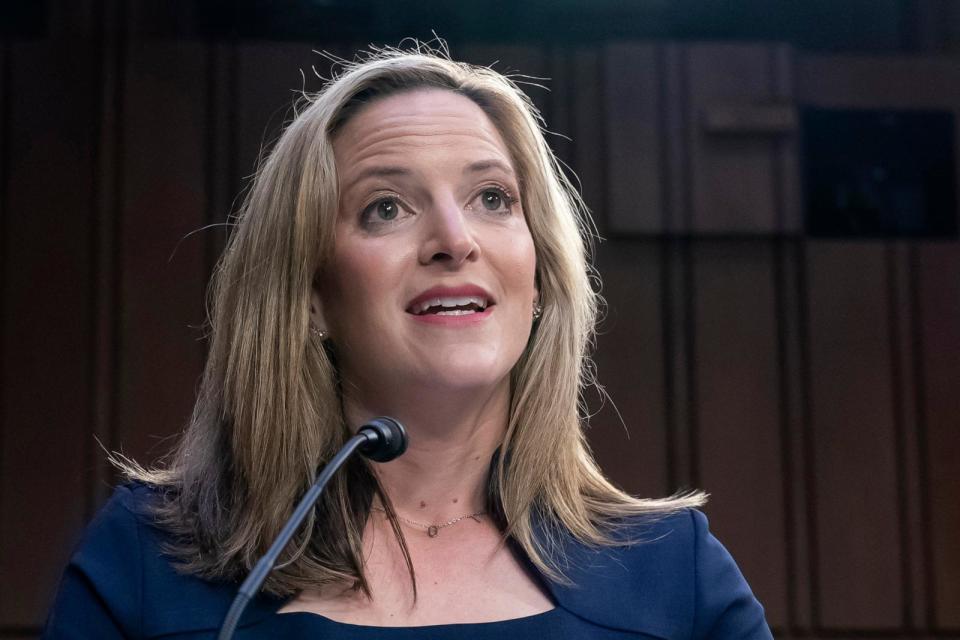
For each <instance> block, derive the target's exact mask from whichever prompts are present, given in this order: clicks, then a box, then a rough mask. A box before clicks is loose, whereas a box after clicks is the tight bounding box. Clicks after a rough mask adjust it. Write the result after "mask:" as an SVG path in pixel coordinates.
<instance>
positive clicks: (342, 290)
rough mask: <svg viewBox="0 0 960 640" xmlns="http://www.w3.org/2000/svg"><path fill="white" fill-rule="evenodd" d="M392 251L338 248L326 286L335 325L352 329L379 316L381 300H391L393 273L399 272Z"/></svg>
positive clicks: (383, 301) (382, 302)
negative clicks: (366, 320)
mask: <svg viewBox="0 0 960 640" xmlns="http://www.w3.org/2000/svg"><path fill="white" fill-rule="evenodd" d="M393 262H394V260H393V259H392V256H391V253H390V252H389V251H377V250H369V249H367V250H363V251H360V250H357V249H354V248H352V247H345V248H338V250H337V251H336V252H335V254H334V257H333V261H332V265H331V271H330V277H329V279H328V280H327V284H328V286H327V287H326V289H327V291H328V292H329V296H328V297H329V303H328V304H326V305H325V306H327V307H329V309H330V312H329V313H328V315H332V316H333V318H328V320H332V321H333V323H334V324H336V325H337V326H339V327H341V328H349V327H350V326H352V325H354V324H359V323H362V322H363V321H364V319H365V318H371V317H374V316H375V315H376V309H377V303H380V304H384V303H386V302H388V300H389V299H390V298H389V297H388V295H389V293H390V292H391V290H392V289H393V287H392V283H391V281H390V275H391V274H394V273H396V272H397V269H396V268H395V267H394V265H393Z"/></svg>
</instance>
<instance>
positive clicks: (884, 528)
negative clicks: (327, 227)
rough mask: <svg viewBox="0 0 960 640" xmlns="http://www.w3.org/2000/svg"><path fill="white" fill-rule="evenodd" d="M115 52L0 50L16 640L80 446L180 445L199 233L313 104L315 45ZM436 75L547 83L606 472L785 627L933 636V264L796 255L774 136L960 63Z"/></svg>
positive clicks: (949, 608)
mask: <svg viewBox="0 0 960 640" xmlns="http://www.w3.org/2000/svg"><path fill="white" fill-rule="evenodd" d="M61 10H62V9H61ZM81 17H82V16H81ZM103 19H104V20H106V21H107V22H109V21H110V20H111V19H112V18H111V16H110V15H106V16H103ZM107 26H109V25H107ZM116 33H119V32H113V31H110V30H109V29H107V30H106V31H105V32H104V33H103V34H102V37H99V38H92V39H91V38H87V37H82V36H76V35H71V33H70V29H64V30H62V32H57V31H55V32H53V33H51V34H50V35H48V36H45V37H43V38H39V39H35V40H26V39H15V38H7V39H5V40H4V41H3V42H2V43H0V109H2V111H0V136H2V137H0V210H2V228H0V247H2V253H0V257H2V270H0V285H2V289H0V292H2V295H0V305H2V311H3V313H2V323H0V350H2V353H3V371H2V383H0V384H2V396H0V414H2V420H3V422H2V427H0V576H2V577H0V580H2V587H0V638H13V637H32V636H34V635H36V633H37V629H38V626H39V625H40V624H41V623H42V620H43V617H44V612H45V609H46V607H47V605H48V603H49V599H50V597H51V594H52V590H53V588H54V586H55V582H56V579H57V576H58V574H59V572H60V570H61V568H62V566H63V563H64V562H65V559H66V558H67V556H68V553H69V550H70V547H71V545H72V544H73V543H74V541H75V540H76V538H77V535H78V533H79V531H80V530H81V528H82V527H83V524H84V522H85V521H86V520H87V519H88V518H89V517H90V516H91V514H92V513H93V512H94V511H95V510H96V508H97V507H98V505H99V504H101V503H102V501H103V500H104V498H105V496H107V495H108V494H109V492H110V483H111V481H112V477H111V474H110V471H109V469H108V467H107V465H106V464H105V461H104V453H103V448H106V449H110V450H121V451H123V452H124V453H126V454H128V455H130V456H131V457H133V458H136V459H138V460H140V461H142V462H146V461H149V460H152V459H155V458H156V457H157V456H158V455H159V454H161V453H162V452H164V451H165V450H166V448H167V447H168V445H169V438H170V437H171V436H173V435H174V434H176V433H177V432H178V431H179V430H180V429H181V428H182V426H183V424H184V421H185V419H186V417H187V415H188V413H189V410H190V406H191V402H192V396H193V393H194V391H195V388H196V383H197V377H198V375H199V372H200V367H201V364H202V360H203V356H204V346H203V343H202V342H201V341H200V340H199V338H200V336H201V332H200V330H199V326H200V325H201V323H202V321H203V292H204V286H205V282H206V279H207V276H208V274H209V272H210V269H211V266H212V264H213V263H214V261H215V260H216V257H217V254H218V252H219V250H220V248H221V247H222V244H223V239H224V237H225V230H224V227H223V226H222V225H223V224H224V222H225V221H226V219H227V214H228V212H229V211H230V210H231V208H232V207H233V206H234V202H235V200H234V199H235V197H236V194H237V193H239V192H240V190H241V188H242V186H243V185H244V184H245V180H244V179H245V177H246V176H249V175H250V173H251V172H252V171H253V167H254V165H255V160H256V157H257V155H258V153H259V150H260V148H261V146H262V145H263V144H264V143H268V142H269V141H270V140H271V139H272V138H273V136H274V135H275V134H276V129H277V126H278V125H279V124H280V123H281V122H282V121H284V120H285V119H286V118H287V117H289V105H290V104H291V102H292V100H293V98H294V97H295V93H296V92H297V91H298V90H300V89H301V88H303V87H304V84H303V83H304V80H303V79H302V76H301V71H300V70H301V69H303V70H304V72H305V74H306V81H305V82H306V85H305V87H306V88H307V89H308V90H309V89H316V88H318V87H319V84H320V83H319V81H318V80H317V79H316V78H315V77H313V76H312V75H311V71H310V68H311V65H316V66H317V67H318V68H322V64H323V60H322V59H321V58H320V57H319V56H317V55H315V54H313V53H311V50H312V49H319V48H324V45H322V44H321V45H318V44H317V43H310V44H307V43H285V44H278V43H270V42H246V41H233V42H231V41H218V42H209V41H171V40H159V39H148V38H145V37H138V36H121V35H116ZM325 48H327V49H329V50H332V51H334V52H336V53H343V54H347V53H349V52H351V51H354V50H355V49H356V47H353V46H349V45H328V46H326V47H325ZM453 55H454V56H455V57H459V58H465V59H469V60H472V61H476V62H482V63H485V64H489V63H491V62H493V61H495V60H499V61H500V62H499V64H498V65H497V67H496V68H498V69H500V70H505V69H514V70H519V71H521V72H523V73H525V74H528V75H532V76H540V77H547V78H551V80H550V81H549V82H548V84H549V86H550V87H551V92H549V93H548V92H546V91H543V90H540V89H537V88H535V87H531V88H530V89H529V90H530V93H531V94H532V95H533V97H534V98H535V100H536V101H537V103H538V104H539V105H540V106H541V107H542V109H543V111H544V113H545V115H546V117H547V121H548V123H549V124H550V127H551V130H552V131H555V132H558V133H562V134H565V135H567V136H569V137H570V138H572V140H566V139H564V138H561V137H551V141H552V142H553V143H554V144H555V148H556V149H557V151H558V153H559V154H560V155H561V157H562V158H563V159H564V160H565V161H566V162H567V163H568V164H569V165H570V166H571V167H572V169H573V170H574V171H575V172H576V173H577V175H578V176H579V178H580V180H581V181H582V184H583V192H584V195H585V198H586V200H587V203H588V204H589V205H590V206H591V208H592V209H593V210H594V212H595V214H596V217H597V219H598V224H599V226H600V229H601V232H602V234H603V235H604V236H605V237H606V240H605V241H604V242H602V243H601V244H600V245H599V249H598V252H597V257H596V262H597V266H598V269H599V270H600V272H601V274H602V276H603V278H604V289H603V294H604V296H605V298H606V299H607V301H608V304H609V308H608V311H607V316H606V319H605V321H604V323H603V327H602V329H603V330H602V334H601V336H600V338H599V346H598V350H597V354H596V360H597V363H598V366H599V374H600V379H601V381H602V382H603V383H604V384H605V385H606V388H607V391H608V392H609V393H610V396H611V397H612V398H613V401H614V402H615V403H616V407H617V409H618V411H619V414H620V415H621V416H622V418H623V423H625V425H626V428H625V427H624V424H622V423H621V421H620V419H619V417H618V416H617V413H616V412H615V411H614V409H613V407H612V405H610V404H607V405H606V406H604V407H603V408H600V401H599V398H598V396H597V395H596V394H592V395H591V396H590V398H589V400H590V403H591V405H592V406H594V407H595V408H597V409H598V411H599V413H598V414H597V415H596V416H595V417H594V418H593V420H592V421H591V429H590V437H591V441H592V443H593V445H594V448H595V449H596V452H597V455H598V457H599V458H600V460H601V461H602V463H603V464H604V466H605V468H606V469H607V470H608V472H609V473H610V474H611V476H613V477H614V479H615V480H616V481H617V482H619V483H620V484H621V485H622V486H624V487H625V488H627V489H629V490H631V491H634V492H637V493H640V494H643V495H663V494H666V493H669V492H671V491H673V490H675V489H677V488H681V487H701V488H704V489H706V490H707V491H709V492H711V493H712V495H713V497H712V500H711V502H710V504H709V506H708V507H707V513H708V515H709V516H710V517H711V523H712V526H713V528H714V530H715V531H716V533H717V534H718V536H719V537H720V538H721V539H722V540H723V541H724V542H725V543H726V544H727V546H728V547H729V548H730V549H731V551H732V552H733V554H734V556H735V557H736V558H737V559H738V561H739V562H740V565H741V567H742V568H743V570H744V572H745V574H746V575H747V578H748V579H749V581H750V582H751V584H752V585H753V587H754V589H755V591H756V592H757V594H758V595H759V597H760V598H761V600H762V601H763V602H764V604H765V606H766V607H767V612H768V616H769V620H770V622H771V624H772V625H773V626H774V627H775V629H776V631H777V634H778V636H780V637H850V638H854V637H877V636H883V637H904V638H906V637H934V636H936V637H960V544H958V542H957V540H958V537H960V477H958V471H957V469H960V437H958V426H960V424H958V422H960V393H957V386H958V382H960V358H958V355H960V245H958V243H957V241H956V240H942V241H933V240H929V241H922V240H914V241H907V240H866V241H828V240H812V239H808V238H807V237H805V236H804V234H803V231H802V227H803V225H802V220H801V204H802V203H801V197H800V188H799V177H798V160H797V153H798V152H797V131H796V128H795V126H791V124H790V118H789V115H790V113H791V108H792V106H794V105H796V104H798V103H803V104H815V105H822V106H864V107H904V106H906V107H925V108H930V107H937V108H946V109H952V110H954V111H958V112H960V82H958V80H960V60H957V59H955V58H952V59H948V58H933V57H930V58H893V57H872V58H871V57H854V56H846V57H840V56H827V55H817V56H815V55H809V54H801V53H797V52H795V51H792V50H791V49H790V48H789V47H787V46H783V45H770V44H710V43H686V44H679V43H652V42H636V43H616V44H594V45H582V46H579V47H569V48H561V47H556V46H554V47H546V46H543V47H540V46H516V45H513V46H509V47H497V46H493V45H482V46H479V45H478V46H471V45H459V46H457V45H455V46H454V47H453ZM757 108H759V111H757V110H756V109H757ZM731 113H732V114H733V116H732V117H734V120H737V119H738V118H739V120H737V121H738V122H739V123H740V124H739V125H737V126H735V127H733V129H735V130H733V131H731V130H729V128H728V129H727V130H724V131H718V128H719V129H723V128H724V126H725V125H723V124H722V122H723V118H724V117H725V115H724V114H727V115H729V114H731ZM757 113H760V114H761V115H759V116H758V115H757ZM751 114H752V115H751ZM771 114H773V115H772V117H774V119H775V120H776V121H777V122H779V123H780V125H778V127H779V128H777V127H775V128H776V129H777V130H776V131H770V130H763V127H762V126H761V125H762V122H761V121H763V118H765V117H767V116H770V115H771ZM778 114H779V115H778ZM784 114H786V115H784ZM718 118H719V120H718ZM778 118H779V119H778ZM758 119H759V120H758ZM717 122H720V123H721V124H717ZM758 122H759V123H760V124H758ZM265 132H266V133H265ZM202 228H206V230H203V231H198V230H200V229H202ZM101 444H102V446H101Z"/></svg>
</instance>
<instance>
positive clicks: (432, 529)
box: [370, 507, 487, 538]
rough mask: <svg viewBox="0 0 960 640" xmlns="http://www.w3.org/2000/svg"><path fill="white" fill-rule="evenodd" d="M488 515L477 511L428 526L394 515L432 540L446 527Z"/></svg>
mask: <svg viewBox="0 0 960 640" xmlns="http://www.w3.org/2000/svg"><path fill="white" fill-rule="evenodd" d="M370 508H371V509H373V510H374V511H379V512H381V513H384V514H385V513H386V512H387V511H386V509H384V508H383V507H370ZM486 514H487V512H486V511H477V512H476V513H467V514H464V515H462V516H460V517H459V518H454V519H453V520H447V521H446V522H443V523H437V524H427V523H425V522H417V521H416V520H408V519H407V518H404V517H403V516H401V515H399V514H394V515H396V516H397V520H400V521H402V522H406V523H407V524H409V525H413V526H414V527H419V528H421V529H424V530H425V531H426V532H427V535H428V536H430V537H431V538H436V537H437V536H438V535H440V529H443V528H444V527H449V526H451V525H455V524H457V523H458V522H460V521H461V520H465V519H466V518H471V519H473V521H474V522H480V516H484V515H486Z"/></svg>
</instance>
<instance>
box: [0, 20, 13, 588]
mask: <svg viewBox="0 0 960 640" xmlns="http://www.w3.org/2000/svg"><path fill="white" fill-rule="evenodd" d="M0 47H2V58H0V88H2V94H0V96H2V103H0V363H3V365H2V366H3V374H6V371H7V360H6V355H7V354H6V350H5V349H4V347H5V346H6V344H5V343H6V336H7V322H6V318H7V310H6V306H7V305H6V302H7V279H8V278H9V275H10V274H9V273H8V271H7V269H8V267H9V265H8V264H7V234H8V233H9V231H8V229H7V219H8V216H9V215H10V192H9V190H8V185H9V181H10V119H11V118H12V117H13V116H12V108H11V100H10V89H11V87H10V81H11V78H12V76H13V73H12V72H11V67H12V65H11V62H10V54H11V51H12V50H13V47H11V46H10V40H9V39H8V38H4V39H3V40H2V41H0ZM5 378H6V376H5V375H0V384H2V385H3V386H2V388H3V389H6V388H8V387H7V385H6V379H5ZM5 400H6V393H4V392H3V391H0V464H2V461H3V459H4V447H5V445H6V439H5V438H4V436H5V435H6V429H7V427H8V423H7V420H6V416H7V413H6V409H7V407H6V402H5ZM2 500H3V491H0V514H2V513H3V502H2ZM2 593H3V591H2V590H0V597H2Z"/></svg>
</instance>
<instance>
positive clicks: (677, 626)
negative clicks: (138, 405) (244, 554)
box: [43, 485, 772, 640]
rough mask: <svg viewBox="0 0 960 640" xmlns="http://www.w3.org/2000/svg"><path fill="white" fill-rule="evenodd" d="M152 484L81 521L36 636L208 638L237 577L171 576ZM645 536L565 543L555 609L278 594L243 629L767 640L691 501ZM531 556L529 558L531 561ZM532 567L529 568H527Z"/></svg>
mask: <svg viewBox="0 0 960 640" xmlns="http://www.w3.org/2000/svg"><path fill="white" fill-rule="evenodd" d="M152 496H153V492H152V490H151V489H149V488H148V487H145V486H143V485H128V486H125V487H120V488H119V489H117V491H116V492H115V493H114V495H113V498H111V500H110V502H109V503H107V505H106V506H105V507H104V508H103V510H102V511H101V512H100V513H99V514H98V515H97V517H96V518H95V519H94V521H93V522H92V523H91V524H90V527H89V528H88V529H87V532H86V534H85V536H84V539H83V541H82V543H81V545H80V547H79V549H78V551H77V552H76V553H75V554H74V556H73V558H72V559H71V560H70V564H69V565H68V566H67V569H66V571H65V573H64V576H63V580H62V582H61V584H60V591H59V593H58V595H57V599H56V602H55V604H54V606H53V609H52V611H51V613H50V617H49V619H48V621H47V627H46V629H45V630H44V634H43V638H49V639H54V638H56V639H60V638H97V639H101V640H109V639H112V638H157V637H164V638H170V639H171V640H174V639H178V640H183V639H187V638H196V639H199V638H208V639H209V638H214V637H216V632H217V629H218V628H219V626H220V623H221V622H222V621H223V617H224V615H225V614H226V611H227V609H228V608H229V606H230V602H231V601H232V600H233V596H234V593H235V591H236V587H237V585H235V584H223V583H215V582H209V581H206V580H201V579H199V578H196V577H193V576H186V575H181V574H178V573H177V572H176V571H175V570H174V568H173V567H172V566H171V564H170V562H169V560H168V558H167V557H165V556H164V555H163V554H162V552H161V550H160V549H161V545H162V542H163V540H164V539H165V535H164V533H163V532H162V531H161V530H160V529H158V528H157V527H156V526H155V525H153V524H152V523H151V518H150V516H149V515H147V510H146V509H144V507H145V505H147V504H148V503H149V501H150V500H151V498H152ZM625 526H626V527H627V529H625V530H624V531H625V533H626V534H627V535H629V536H630V537H631V538H641V539H642V540H643V542H641V543H639V544H634V545H631V546H620V547H604V548H599V549H598V548H593V547H587V546H585V545H582V544H580V543H578V542H576V541H575V540H573V539H567V540H566V542H565V543H564V550H565V558H566V563H567V564H566V565H565V566H564V567H563V571H564V573H565V574H566V575H567V577H568V578H569V579H570V580H571V581H572V583H573V584H572V585H569V586H568V585H559V584H556V583H553V582H550V581H549V580H547V579H543V582H544V585H545V586H546V587H547V589H548V590H549V592H550V595H551V596H552V598H553V601H554V604H555V608H554V609H552V610H550V611H547V612H545V613H541V614H538V615H534V616H529V617H525V618H518V619H515V620H505V621H501V622H486V623H477V624H450V625H435V626H427V627H368V626H361V625H351V624H343V623H340V622H335V621H333V620H330V619H328V618H324V617H322V616H319V615H315V614H311V613H284V614H277V613H276V611H277V610H278V609H279V608H280V607H281V606H282V605H283V602H282V601H280V600H277V599H273V598H269V597H265V596H261V597H259V598H257V599H255V600H253V601H251V603H250V605H249V607H248V609H247V612H246V614H245V615H244V617H243V620H242V621H241V623H240V626H239V627H238V629H237V633H236V635H235V636H234V637H235V638H237V639H238V640H240V639H243V638H308V637H309V638H335V639H337V640H365V639H372V638H386V639H387V640H412V639H414V638H416V639H417V640H453V639H457V640H506V639H509V638H524V639H534V638H551V639H564V638H570V639H572V638H577V639H579V640H585V639H593V638H596V639H603V640H615V639H616V640H619V639H624V638H671V639H672V638H710V639H711V640H718V639H723V638H750V639H761V638H763V639H770V638H772V636H771V634H770V630H769V628H768V627H767V624H766V622H765V620H764V617H763V608H762V607H761V606H760V604H759V603H758V602H757V601H756V599H755V598H754V597H753V594H752V593H751V592H750V588H749V587H748V586H747V583H746V582H745V581H744V579H743V576H742V575H741V574H740V571H739V569H737V565H736V564H735V563H734V561H733V558H731V557H730V554H729V553H727V551H726V549H724V548H723V546H722V545H721V544H720V543H719V542H718V541H717V540H716V538H714V537H713V536H712V535H711V534H710V533H709V531H708V530H707V519H706V517H705V516H704V515H703V514H702V513H700V512H699V511H684V512H682V513H679V514H676V515H672V516H669V517H664V518H661V519H659V520H657V521H655V522H641V521H640V520H636V521H632V523H631V524H629V525H625ZM531 566H532V565H531ZM534 571H535V569H534Z"/></svg>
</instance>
